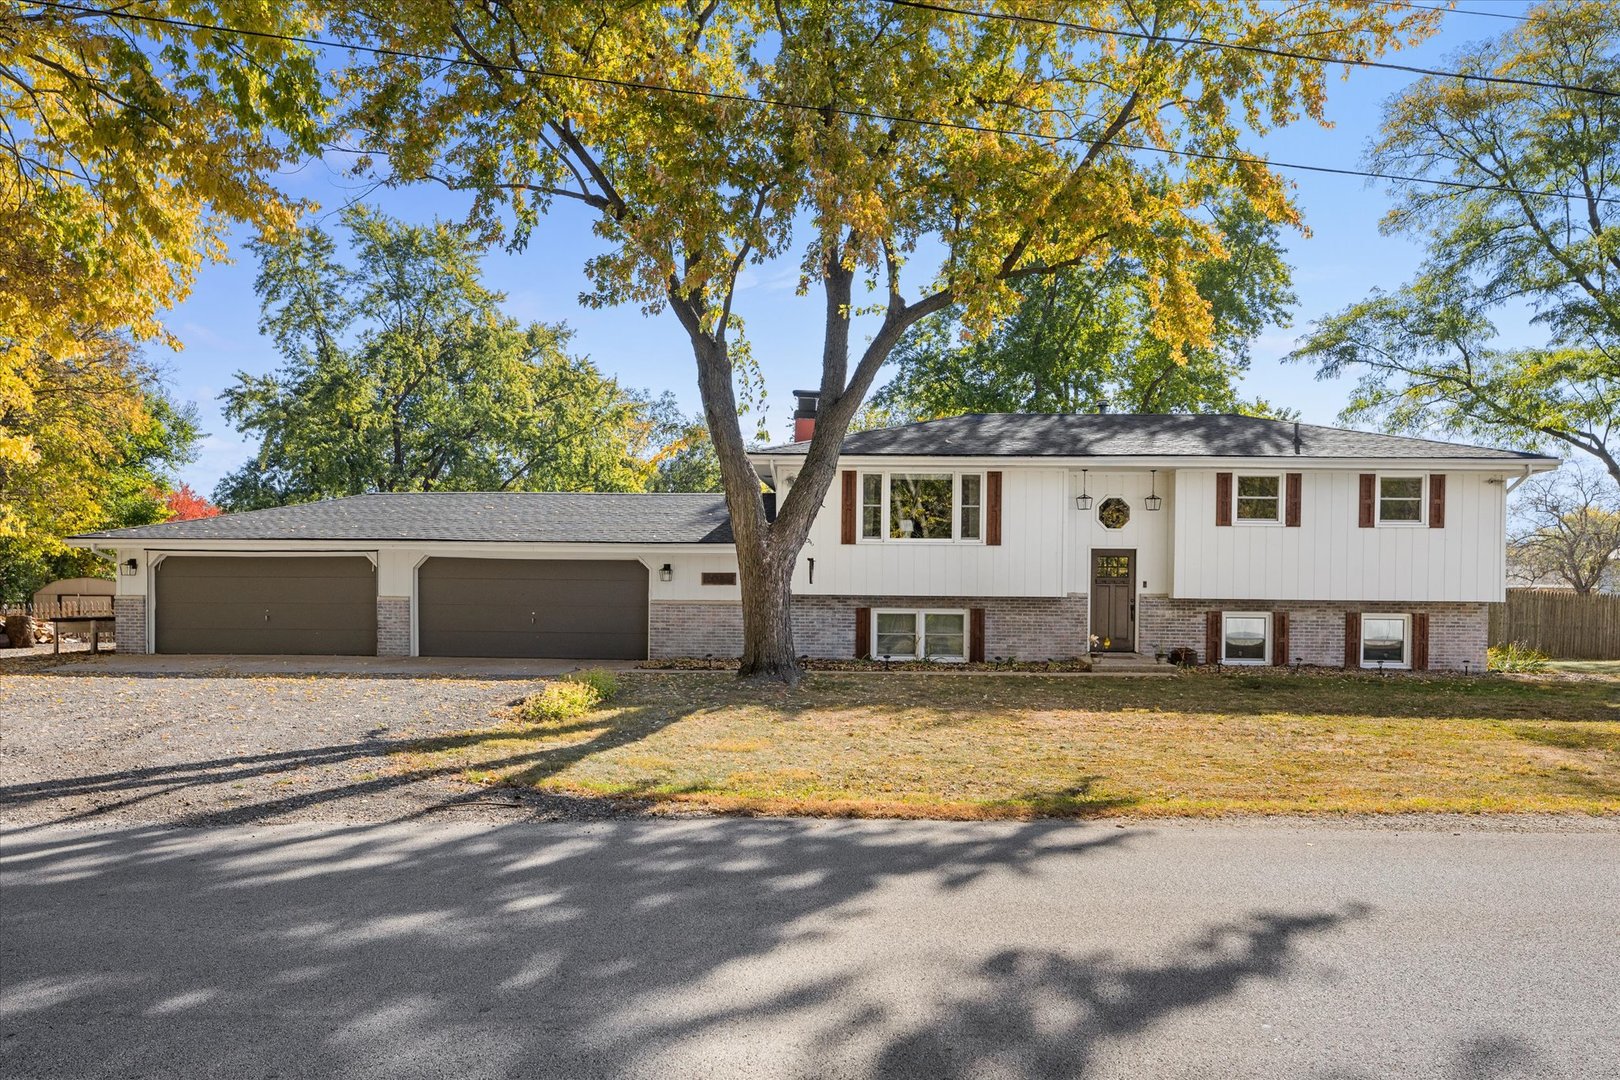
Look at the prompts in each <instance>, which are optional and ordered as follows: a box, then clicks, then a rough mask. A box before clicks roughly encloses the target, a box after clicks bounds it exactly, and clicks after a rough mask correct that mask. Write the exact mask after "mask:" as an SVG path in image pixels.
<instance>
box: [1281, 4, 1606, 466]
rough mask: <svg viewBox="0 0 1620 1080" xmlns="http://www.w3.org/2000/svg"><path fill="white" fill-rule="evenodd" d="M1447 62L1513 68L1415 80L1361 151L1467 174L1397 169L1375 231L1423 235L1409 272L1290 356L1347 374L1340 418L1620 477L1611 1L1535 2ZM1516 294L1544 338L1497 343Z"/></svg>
mask: <svg viewBox="0 0 1620 1080" xmlns="http://www.w3.org/2000/svg"><path fill="white" fill-rule="evenodd" d="M1449 64H1450V66H1452V67H1455V68H1457V69H1458V70H1461V71H1465V72H1474V73H1480V74H1488V75H1493V76H1498V77H1505V78H1508V79H1519V80H1522V82H1521V83H1520V84H1504V83H1485V82H1479V81H1471V80H1458V79H1442V78H1434V77H1431V78H1425V79H1422V80H1419V81H1418V82H1417V83H1415V84H1414V85H1413V86H1412V87H1410V88H1409V89H1408V90H1406V91H1405V92H1403V93H1401V94H1400V95H1398V96H1397V97H1396V98H1394V99H1393V100H1392V101H1391V102H1390V104H1389V106H1388V108H1387V110H1386V114H1385V118H1384V127H1383V133H1382V136H1381V138H1380V139H1379V141H1378V143H1377V144H1376V146H1375V147H1374V150H1373V154H1372V164H1373V166H1374V167H1376V168H1378V169H1379V170H1381V171H1385V172H1390V173H1396V174H1406V175H1411V176H1417V177H1422V178H1429V179H1435V180H1440V181H1444V182H1447V183H1449V184H1453V185H1477V188H1476V189H1472V190H1470V189H1467V188H1459V187H1456V186H1449V187H1448V186H1444V185H1435V184H1422V183H1400V184H1397V185H1396V189H1395V191H1396V197H1397V201H1396V205H1395V207H1394V209H1393V210H1392V211H1391V212H1390V214H1389V216H1388V217H1387V218H1386V219H1385V221H1384V229H1385V230H1386V231H1387V232H1391V233H1396V234H1401V235H1406V236H1410V237H1413V238H1414V239H1417V240H1419V241H1421V242H1422V243H1423V244H1424V245H1425V247H1426V252H1427V255H1426V258H1425V261H1424V263H1423V265H1422V267H1421V270H1420V273H1419V274H1418V276H1417V278H1416V279H1415V280H1413V281H1412V282H1411V283H1410V284H1408V285H1406V286H1405V287H1403V288H1401V289H1399V290H1397V291H1394V292H1392V293H1388V294H1385V293H1375V294H1374V295H1373V296H1372V297H1370V298H1369V299H1367V300H1364V301H1362V302H1361V303H1358V304H1355V305H1352V306H1351V307H1349V308H1347V309H1346V310H1345V311H1343V312H1340V313H1339V314H1336V315H1334V316H1332V317H1330V318H1327V319H1324V320H1322V321H1321V322H1320V323H1319V324H1318V325H1317V328H1316V331H1315V333H1313V334H1312V335H1311V336H1310V338H1309V339H1308V340H1307V341H1306V342H1305V344H1304V345H1303V346H1302V347H1301V348H1300V349H1299V350H1298V351H1297V352H1296V353H1295V356H1296V357H1297V358H1299V359H1301V360H1305V361H1308V362H1311V363H1314V364H1316V365H1317V366H1318V370H1319V372H1320V374H1322V375H1323V376H1326V377H1334V376H1338V375H1343V374H1349V375H1355V376H1356V377H1357V378H1358V383H1357V385H1356V389H1355V393H1354V396H1353V398H1352V401H1351V404H1350V406H1349V407H1348V408H1347V409H1346V410H1345V414H1344V415H1345V418H1346V419H1347V420H1352V421H1358V420H1372V421H1376V422H1381V423H1382V424H1384V425H1385V426H1386V427H1388V428H1390V429H1392V430H1423V429H1429V428H1441V429H1444V430H1449V431H1452V432H1454V433H1457V434H1460V435H1465V436H1477V437H1480V438H1488V439H1496V440H1501V441H1507V442H1512V443H1517V444H1519V445H1523V446H1526V447H1529V448H1553V449H1557V450H1560V451H1566V452H1567V451H1575V452H1580V453H1585V454H1590V455H1591V456H1592V457H1594V458H1596V459H1597V461H1598V462H1599V463H1601V465H1602V466H1603V468H1604V469H1605V470H1607V472H1608V473H1609V475H1610V476H1611V477H1613V479H1614V480H1615V482H1616V483H1620V428H1617V427H1616V417H1617V416H1620V96H1616V88H1617V87H1620V5H1615V4H1610V3H1580V2H1567V3H1566V2H1560V3H1547V4H1540V5H1537V6H1536V7H1534V8H1532V9H1531V10H1530V12H1529V15H1528V18H1527V19H1526V20H1525V22H1524V23H1523V24H1522V25H1520V26H1517V27H1515V28H1514V29H1512V30H1510V31H1509V32H1508V33H1506V34H1504V35H1502V36H1501V37H1500V38H1498V39H1496V40H1493V41H1489V42H1486V43H1485V44H1483V45H1479V46H1477V47H1474V48H1471V49H1469V50H1467V51H1465V52H1462V53H1460V54H1458V55H1456V56H1454V57H1452V58H1451V60H1450V61H1449ZM1532 84H1538V85H1532ZM1579 87H1590V88H1592V90H1591V91H1590V92H1589V91H1586V90H1582V89H1578V88H1579ZM1525 306H1528V308H1529V310H1530V312H1531V313H1532V315H1533V323H1534V325H1536V326H1539V327H1540V328H1542V329H1543V330H1544V331H1545V332H1546V334H1547V340H1546V343H1545V344H1544V345H1541V346H1539V347H1508V346H1505V345H1502V344H1500V343H1499V337H1498V333H1497V328H1496V323H1497V322H1498V321H1500V319H1501V317H1502V316H1503V314H1504V313H1516V312H1517V310H1519V309H1521V308H1523V307H1525Z"/></svg>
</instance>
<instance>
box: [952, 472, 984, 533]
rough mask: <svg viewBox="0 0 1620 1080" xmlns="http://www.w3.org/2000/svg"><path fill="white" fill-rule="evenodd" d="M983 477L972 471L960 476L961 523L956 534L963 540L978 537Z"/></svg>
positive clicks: (982, 497)
mask: <svg viewBox="0 0 1620 1080" xmlns="http://www.w3.org/2000/svg"><path fill="white" fill-rule="evenodd" d="M983 510H984V477H982V476H979V475H978V474H977V473H973V474H970V475H967V476H964V477H962V524H961V528H960V530H959V531H958V532H957V536H958V537H959V538H961V539H963V540H977V539H979V536H980V533H979V523H980V521H982V520H983V518H984V514H983Z"/></svg>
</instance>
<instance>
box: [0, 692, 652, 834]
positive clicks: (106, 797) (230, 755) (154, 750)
mask: <svg viewBox="0 0 1620 1080" xmlns="http://www.w3.org/2000/svg"><path fill="white" fill-rule="evenodd" d="M536 685H537V684H536V683H532V682H525V681H519V680H512V679H432V678H333V677H303V678H298V677H217V676H189V677H188V676H173V675H146V676H123V675H110V674H68V673H56V674H53V673H49V672H41V673H39V674H19V675H5V676H0V823H4V824H5V825H8V826H16V825H27V824H40V823H45V822H63V823H68V822H83V823H93V822H94V823H120V824H130V823H164V824H176V825H217V824H251V823H257V822H288V821H326V822H362V821H363V822H377V821H391V820H397V819H400V818H407V817H411V816H414V815H419V814H423V813H434V814H435V815H436V816H438V817H447V816H448V817H453V818H455V819H456V820H464V819H466V818H469V817H478V816H489V817H493V818H498V819H500V820H511V819H513V818H514V817H534V816H538V817H544V818H555V817H580V816H601V815H603V814H606V813H614V812H622V811H623V808H613V807H607V806H603V805H601V804H599V803H586V802H582V801H580V800H572V799H562V798H557V797H541V796H539V795H534V796H530V795H528V794H527V793H525V795H523V796H522V798H521V801H520V798H519V796H517V795H515V794H513V793H511V792H506V791H501V792H485V791H484V790H482V789H479V788H476V787H473V786H471V785H468V784H466V783H463V782H461V781H458V780H456V779H454V778H452V777H450V776H445V775H431V776H425V777H415V776H408V775H402V774H401V773H400V772H399V770H398V767H397V765H396V763H395V761H393V760H391V759H390V757H389V755H390V754H391V753H393V752H394V751H395V750H398V749H400V748H402V747H404V746H406V745H408V744H409V743H411V742H412V741H413V740H416V739H420V738H422V737H425V736H433V735H441V734H446V733H450V732H456V731H464V730H466V729H467V728H470V727H477V726H484V725H486V724H487V723H488V722H489V717H490V714H491V713H492V712H495V711H496V710H499V709H501V708H503V707H504V706H506V705H508V704H510V703H512V702H513V701H515V700H517V699H518V698H521V697H522V696H523V695H524V694H526V693H528V692H530V691H532V690H533V689H534V688H535V687H536ZM440 811H444V813H439V812H440Z"/></svg>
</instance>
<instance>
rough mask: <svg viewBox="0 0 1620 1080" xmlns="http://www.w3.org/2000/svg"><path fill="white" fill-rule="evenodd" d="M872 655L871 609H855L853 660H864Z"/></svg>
mask: <svg viewBox="0 0 1620 1080" xmlns="http://www.w3.org/2000/svg"><path fill="white" fill-rule="evenodd" d="M871 655H872V609H871V608H869V607H858V608H856V609H855V659H857V660H865V659H866V658H867V657H868V656H871Z"/></svg>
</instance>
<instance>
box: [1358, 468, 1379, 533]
mask: <svg viewBox="0 0 1620 1080" xmlns="http://www.w3.org/2000/svg"><path fill="white" fill-rule="evenodd" d="M1377 501H1378V476H1377V474H1376V473H1370V472H1364V473H1362V474H1361V522H1360V524H1361V527H1362V528H1363V529H1370V528H1372V527H1373V525H1374V524H1375V523H1376V522H1377V520H1378V519H1377V518H1376V517H1375V516H1374V515H1373V511H1374V509H1375V505H1374V504H1375V503H1376V502H1377Z"/></svg>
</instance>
